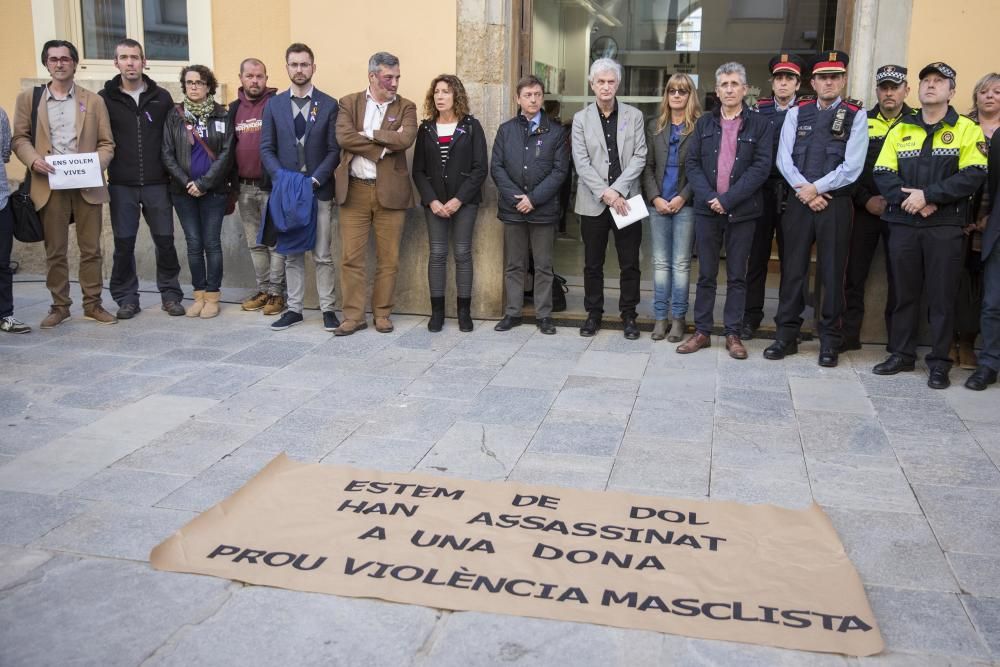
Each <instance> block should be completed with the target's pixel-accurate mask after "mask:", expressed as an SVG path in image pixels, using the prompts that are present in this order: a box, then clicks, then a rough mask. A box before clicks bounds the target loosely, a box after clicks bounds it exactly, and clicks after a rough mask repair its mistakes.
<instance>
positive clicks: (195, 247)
mask: <svg viewBox="0 0 1000 667" xmlns="http://www.w3.org/2000/svg"><path fill="white" fill-rule="evenodd" d="M226 198H227V197H226V195H224V194H217V193H214V192H209V193H208V194H206V195H203V196H201V197H192V196H191V195H189V194H187V193H186V192H185V193H174V195H173V200H174V209H175V210H176V211H177V217H178V218H180V221H181V227H182V228H183V229H184V238H185V240H186V242H187V258H188V266H189V267H190V269H191V284H192V285H193V286H194V288H195V289H196V290H199V291H205V292H218V291H219V288H220V287H221V286H222V218H223V217H225V215H226Z"/></svg>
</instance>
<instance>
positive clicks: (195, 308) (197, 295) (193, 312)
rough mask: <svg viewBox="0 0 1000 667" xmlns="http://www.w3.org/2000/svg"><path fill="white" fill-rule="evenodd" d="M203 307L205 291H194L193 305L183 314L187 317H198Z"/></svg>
mask: <svg viewBox="0 0 1000 667" xmlns="http://www.w3.org/2000/svg"><path fill="white" fill-rule="evenodd" d="M204 307H205V290H200V289H196V290H195V291H194V303H193V304H192V305H191V306H190V307H189V308H188V309H187V312H186V313H184V314H185V315H186V316H188V317H198V316H200V315H201V309H202V308H204Z"/></svg>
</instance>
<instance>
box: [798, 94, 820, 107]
mask: <svg viewBox="0 0 1000 667" xmlns="http://www.w3.org/2000/svg"><path fill="white" fill-rule="evenodd" d="M815 101H816V96H815V95H803V96H802V97H800V98H799V99H798V100H797V101H796V102H795V103H796V105H798V106H800V107H804V106H806V105H809V104H812V103H813V102H815Z"/></svg>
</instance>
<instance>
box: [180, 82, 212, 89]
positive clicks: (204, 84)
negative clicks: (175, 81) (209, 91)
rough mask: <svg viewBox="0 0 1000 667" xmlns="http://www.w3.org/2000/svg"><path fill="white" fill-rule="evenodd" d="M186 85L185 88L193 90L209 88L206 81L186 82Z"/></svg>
mask: <svg viewBox="0 0 1000 667" xmlns="http://www.w3.org/2000/svg"><path fill="white" fill-rule="evenodd" d="M184 85H185V86H191V87H192V88H200V87H202V86H205V87H207V86H208V84H207V83H205V82H204V81H185V82H184Z"/></svg>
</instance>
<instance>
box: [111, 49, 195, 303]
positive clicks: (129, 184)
mask: <svg viewBox="0 0 1000 667" xmlns="http://www.w3.org/2000/svg"><path fill="white" fill-rule="evenodd" d="M145 66H146V56H145V54H144V53H143V51H142V44H140V43H139V42H137V41H135V40H134V39H128V38H126V39H122V40H120V41H119V42H118V44H116V45H115V67H116V68H118V71H119V72H120V74H119V75H118V76H116V77H114V78H113V79H111V80H109V81H108V82H107V83H105V84H104V89H103V90H101V91H100V93H99V95H100V96H101V99H103V100H104V104H105V105H106V106H107V108H108V117H109V118H110V120H111V133H112V134H113V135H114V138H115V145H116V146H117V148H118V150H117V151H115V159H114V160H112V161H111V166H109V167H108V181H109V185H108V191H109V193H110V195H111V230H112V231H113V232H114V236H115V254H114V264H113V266H112V269H111V280H110V282H109V284H108V287H109V289H110V290H111V298H113V299H114V300H115V301H116V302H117V303H118V314H117V317H118V319H119V320H128V319H132V318H133V317H135V316H136V315H138V314H139V312H140V311H141V310H142V309H141V308H140V307H139V277H138V275H137V274H136V266H135V242H136V237H137V236H138V234H139V213H140V212H141V213H142V215H143V217H144V218H145V219H146V224H147V225H148V226H149V233H150V236H152V237H153V246H154V247H155V248H156V287H157V289H158V290H159V292H160V300H161V302H162V306H161V308H162V309H163V310H164V311H165V312H166V313H167V314H168V315H172V316H175V317H176V316H180V315H183V314H184V306H183V305H181V301H182V300H183V299H184V293H183V292H181V286H180V281H179V280H178V276H179V275H180V271H181V265H180V262H179V261H178V259H177V250H176V249H175V248H174V211H173V208H172V206H171V204H170V192H169V191H168V188H167V186H168V185H169V183H170V176H169V175H168V174H167V170H166V168H165V167H164V166H163V161H162V160H161V159H160V149H161V147H162V146H163V123H164V121H165V120H166V118H167V114H169V113H172V111H173V106H174V103H173V100H172V99H171V98H170V93H168V92H167V91H166V89H164V88H160V87H159V86H158V85H156V82H155V81H153V80H152V79H150V78H149V77H148V76H146V75H145V74H143V69H144V68H145Z"/></svg>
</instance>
